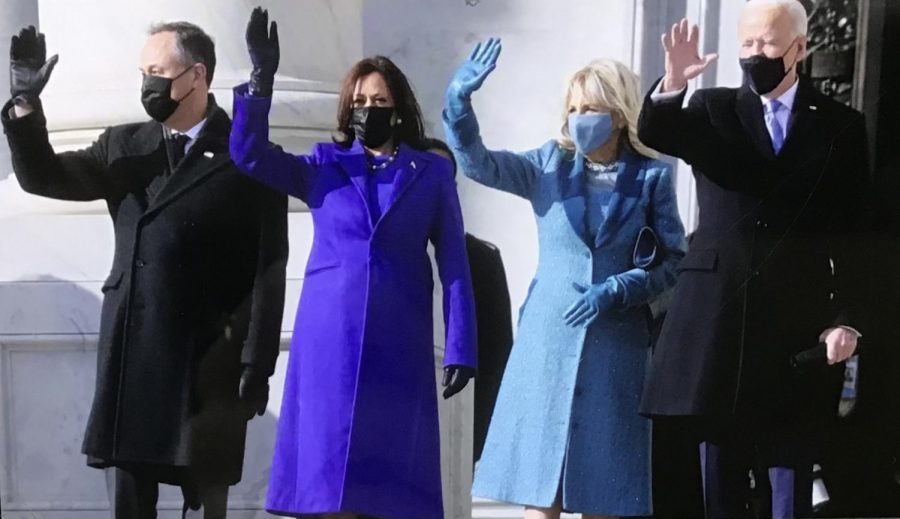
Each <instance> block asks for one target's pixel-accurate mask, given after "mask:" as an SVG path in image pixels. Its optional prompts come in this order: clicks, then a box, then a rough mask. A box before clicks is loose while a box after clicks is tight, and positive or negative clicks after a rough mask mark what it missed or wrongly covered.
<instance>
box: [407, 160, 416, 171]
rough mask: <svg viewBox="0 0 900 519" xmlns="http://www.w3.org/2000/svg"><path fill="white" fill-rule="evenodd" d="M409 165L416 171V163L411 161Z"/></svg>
mask: <svg viewBox="0 0 900 519" xmlns="http://www.w3.org/2000/svg"><path fill="white" fill-rule="evenodd" d="M409 165H410V166H412V168H413V169H416V161H414V160H411V161H410V162H409Z"/></svg>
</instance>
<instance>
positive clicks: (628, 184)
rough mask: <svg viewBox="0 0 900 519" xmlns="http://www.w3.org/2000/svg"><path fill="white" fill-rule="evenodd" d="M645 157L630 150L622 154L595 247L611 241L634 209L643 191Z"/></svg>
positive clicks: (595, 240)
mask: <svg viewBox="0 0 900 519" xmlns="http://www.w3.org/2000/svg"><path fill="white" fill-rule="evenodd" d="M645 160H646V159H644V158H643V157H641V156H640V155H638V154H637V153H634V152H632V151H630V150H628V151H625V152H624V153H623V154H622V158H621V159H620V162H619V176H617V177H616V187H615V189H613V192H612V196H611V197H610V200H609V208H608V214H607V216H606V218H605V219H604V220H603V223H602V224H601V225H600V229H599V230H598V231H597V234H596V236H595V238H594V247H595V248H599V247H601V246H603V245H605V244H606V243H608V242H609V240H610V238H611V237H612V236H613V235H614V234H615V233H616V231H617V230H618V229H619V227H620V226H621V223H622V222H623V221H625V220H626V219H627V218H628V217H629V216H630V214H631V211H632V210H634V208H635V206H636V205H637V203H638V201H639V200H640V198H641V195H642V193H643V186H644V180H645V178H644V175H642V174H641V172H642V171H643V168H642V167H641V166H642V165H643V164H644V161H645Z"/></svg>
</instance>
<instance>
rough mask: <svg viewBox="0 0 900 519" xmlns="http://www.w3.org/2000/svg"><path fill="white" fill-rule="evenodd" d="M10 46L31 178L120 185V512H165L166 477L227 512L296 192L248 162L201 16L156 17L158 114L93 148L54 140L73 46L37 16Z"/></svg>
mask: <svg viewBox="0 0 900 519" xmlns="http://www.w3.org/2000/svg"><path fill="white" fill-rule="evenodd" d="M10 57H11V66H10V72H11V93H12V99H11V100H10V101H9V102H8V103H6V105H5V106H4V107H3V109H2V113H0V118H2V124H3V128H4V131H5V133H6V136H7V139H8V141H9V147H10V149H11V152H12V162H13V169H14V171H15V174H16V179H17V180H18V182H19V184H20V185H21V186H22V188H23V189H24V190H25V191H27V192H29V193H33V194H36V195H40V196H46V197H50V198H56V199H62V200H105V201H106V205H107V207H108V209H109V214H110V216H111V217H112V222H113V228H114V232H115V256H114V258H113V262H112V269H111V271H110V274H109V278H108V279H107V280H106V282H105V283H104V284H103V289H102V291H103V294H104V296H103V305H102V310H101V312H102V314H101V325H100V326H101V329H100V336H99V343H98V353H97V379H96V388H95V393H94V401H93V405H92V407H91V412H90V416H89V418H88V424H87V430H86V433H85V438H84V444H83V452H84V453H85V454H86V455H87V458H88V464H89V465H91V466H94V467H100V468H108V469H109V470H108V471H107V472H108V477H107V480H108V482H109V483H110V501H111V504H112V507H113V510H114V517H116V518H128V519H141V518H150V517H156V500H157V497H158V484H159V483H160V482H162V483H169V484H175V485H180V486H181V487H182V490H183V493H184V497H185V505H184V513H185V514H187V515H190V514H194V513H199V512H195V511H197V510H200V509H201V508H202V510H203V512H202V513H203V516H204V517H206V518H213V517H215V518H218V517H224V516H225V510H226V508H227V507H226V505H227V492H228V486H229V485H233V484H235V483H237V482H238V481H239V480H240V479H241V471H242V464H243V456H244V441H245V435H246V429H247V421H248V420H249V419H250V418H251V417H252V416H253V415H254V413H259V414H262V413H263V412H264V411H265V407H266V401H267V399H268V378H269V376H270V375H271V374H272V372H273V370H274V367H275V359H276V356H277V354H278V348H279V340H280V330H281V320H282V311H283V306H284V285H285V264H286V260H287V252H288V242H287V201H286V199H285V197H284V196H283V195H280V194H276V193H275V192H273V191H270V190H269V189H267V188H265V187H263V186H262V185H261V184H258V183H256V182H254V181H253V180H251V179H249V178H248V177H246V176H244V175H242V174H241V173H240V172H239V171H238V170H237V168H236V167H235V166H234V164H233V163H232V161H231V158H230V157H229V153H228V135H229V132H230V128H231V121H230V119H229V118H228V116H227V114H226V113H225V112H224V111H223V110H222V109H221V108H219V107H218V106H217V105H216V103H215V99H214V98H213V96H212V95H211V94H209V85H210V82H211V81H212V78H213V72H214V70H215V62H216V59H215V49H214V45H213V42H212V40H211V39H210V37H209V36H208V35H206V33H204V32H203V31H202V30H201V29H200V28H199V27H197V26H195V25H193V24H190V23H186V22H176V23H168V24H161V25H157V26H154V27H153V28H152V29H151V30H150V35H149V38H148V40H147V43H146V45H145V47H144V49H143V51H142V52H141V71H142V73H143V75H144V79H143V85H142V91H141V99H142V102H143V105H144V107H145V109H146V110H147V113H148V115H150V117H151V118H152V119H153V120H151V121H148V122H143V123H137V124H125V125H120V126H114V127H111V128H107V129H106V130H105V131H104V132H103V133H102V134H101V135H100V136H99V137H98V138H97V140H96V141H95V142H94V143H93V144H92V145H91V146H90V147H88V148H86V149H83V150H80V151H72V152H65V153H56V152H55V151H54V150H53V147H52V146H51V144H50V141H49V139H48V133H47V122H46V119H45V115H44V111H43V109H42V107H41V102H40V98H39V95H40V93H41V90H42V89H43V87H44V85H46V83H47V80H48V79H49V76H50V73H51V72H52V69H53V67H54V66H55V64H56V61H57V56H53V57H52V58H50V60H49V61H48V60H46V47H45V43H44V35H43V34H40V33H38V32H37V31H36V30H35V29H34V27H29V28H26V29H23V30H22V31H21V32H20V33H19V35H18V36H14V37H13V40H12V49H11V53H10ZM87 101H89V102H95V103H97V105H98V109H99V108H102V105H103V103H102V99H95V100H87ZM60 239H67V237H65V236H60ZM80 246H85V244H80Z"/></svg>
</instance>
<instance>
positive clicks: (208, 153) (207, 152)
mask: <svg viewBox="0 0 900 519" xmlns="http://www.w3.org/2000/svg"><path fill="white" fill-rule="evenodd" d="M203 156H204V157H206V158H208V159H211V158H213V152H211V151H204V152H203Z"/></svg>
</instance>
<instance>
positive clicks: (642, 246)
mask: <svg viewBox="0 0 900 519" xmlns="http://www.w3.org/2000/svg"><path fill="white" fill-rule="evenodd" d="M663 255H664V252H663V250H662V246H661V245H660V244H659V238H657V236H656V232H654V231H653V229H651V228H650V227H647V226H644V227H642V228H641V230H640V232H638V237H637V241H636V242H635V244H634V253H633V254H632V258H631V263H632V264H634V266H635V267H636V268H639V269H644V270H649V269H651V268H653V267H655V266H657V265H659V264H660V263H662V260H663Z"/></svg>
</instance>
